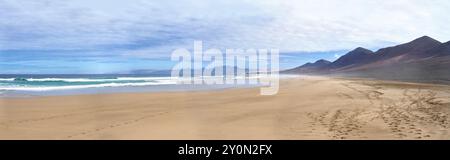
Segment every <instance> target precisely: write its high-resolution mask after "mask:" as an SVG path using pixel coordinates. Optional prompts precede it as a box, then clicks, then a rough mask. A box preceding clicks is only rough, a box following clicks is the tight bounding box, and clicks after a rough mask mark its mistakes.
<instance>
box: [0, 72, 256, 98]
mask: <svg viewBox="0 0 450 160" xmlns="http://www.w3.org/2000/svg"><path fill="white" fill-rule="evenodd" d="M252 86H255V85H225V84H224V85H193V84H185V85H181V84H177V80H175V79H172V78H171V77H170V76H169V75H162V74H157V75H151V74H101V75H80V74H59V75H57V74H50V75H44V74H40V75H33V74H29V75H27V74H23V75H11V74H10V75H6V74H3V75H0V97H30V96H47V95H74V94H97V93H122V92H160V91H191V90H209V89H224V88H232V87H252Z"/></svg>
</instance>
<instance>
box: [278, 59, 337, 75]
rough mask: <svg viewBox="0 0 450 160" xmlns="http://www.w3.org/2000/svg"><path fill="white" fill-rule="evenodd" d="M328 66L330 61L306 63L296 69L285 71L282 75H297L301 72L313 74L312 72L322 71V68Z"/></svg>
mask: <svg viewBox="0 0 450 160" xmlns="http://www.w3.org/2000/svg"><path fill="white" fill-rule="evenodd" d="M329 64H331V62H330V61H327V60H323V59H321V60H318V61H316V62H314V63H306V64H304V65H302V66H299V67H297V68H293V69H290V70H286V71H284V73H291V74H292V73H297V72H302V73H314V72H318V71H320V70H322V69H324V67H326V66H328V65H329Z"/></svg>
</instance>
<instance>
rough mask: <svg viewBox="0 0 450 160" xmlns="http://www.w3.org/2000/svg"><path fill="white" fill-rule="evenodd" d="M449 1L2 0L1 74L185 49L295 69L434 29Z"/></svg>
mask: <svg viewBox="0 0 450 160" xmlns="http://www.w3.org/2000/svg"><path fill="white" fill-rule="evenodd" d="M448 10H450V1H448V0H395V1H386V0H292V1H290V0H279V1H275V0H254V1H250V0H228V1H224V2H219V1H211V0H204V1H203V0H170V1H169V0H155V1H146V0H127V1H124V0H121V1H119V0H95V1H93V0H64V1H58V0H0V69H1V70H0V73H114V72H126V71H130V70H135V69H170V68H171V67H172V65H173V64H174V63H173V62H170V61H169V60H168V58H169V56H170V54H171V52H172V51H173V50H174V49H177V48H192V46H193V41H194V40H201V41H203V44H204V48H212V47H214V48H220V49H225V48H243V49H248V48H278V49H280V51H281V52H282V53H283V54H282V56H281V63H282V64H281V66H282V67H283V68H289V67H293V66H297V65H301V64H302V63H305V62H307V61H313V60H316V59H318V58H325V59H328V60H334V59H336V57H338V56H340V55H342V54H344V53H345V52H346V51H349V50H351V49H353V48H356V47H359V46H361V47H365V48H369V49H372V50H376V49H378V48H380V47H385V46H388V45H395V44H399V43H404V42H408V41H410V40H412V39H414V38H417V37H420V36H423V35H428V36H430V37H433V38H435V39H437V40H439V41H442V42H446V41H448V40H450V25H448V24H450V14H448Z"/></svg>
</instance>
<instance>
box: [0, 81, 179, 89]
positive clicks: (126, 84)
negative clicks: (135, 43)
mask: <svg viewBox="0 0 450 160" xmlns="http://www.w3.org/2000/svg"><path fill="white" fill-rule="evenodd" d="M169 84H176V82H173V81H168V80H167V81H158V82H141V83H104V84H92V85H72V86H45V87H44V86H42V87H31V86H16V87H0V90H11V91H53V90H68V89H84V88H102V87H126V86H151V85H169Z"/></svg>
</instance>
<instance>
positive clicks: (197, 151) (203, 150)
mask: <svg viewBox="0 0 450 160" xmlns="http://www.w3.org/2000/svg"><path fill="white" fill-rule="evenodd" d="M211 151H212V147H192V146H188V144H186V145H185V146H181V147H179V150H178V154H180V155H201V154H203V155H205V156H206V157H209V156H210V155H211Z"/></svg>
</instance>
